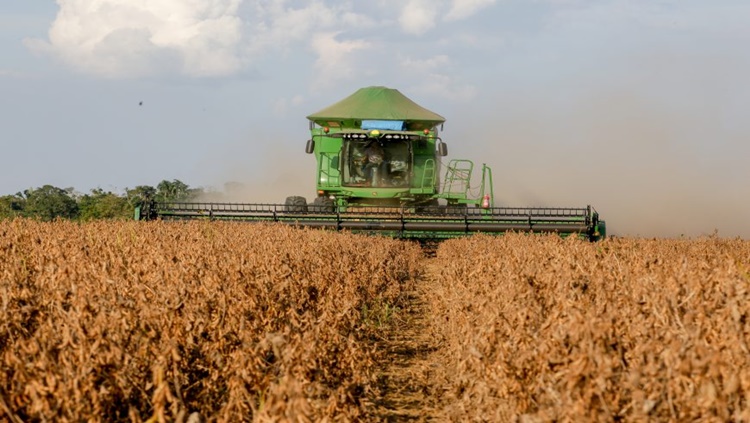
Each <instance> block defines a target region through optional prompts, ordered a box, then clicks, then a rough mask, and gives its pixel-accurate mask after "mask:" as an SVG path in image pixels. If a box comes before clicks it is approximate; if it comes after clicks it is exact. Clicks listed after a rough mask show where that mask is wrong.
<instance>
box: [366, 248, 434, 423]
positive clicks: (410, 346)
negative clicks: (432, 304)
mask: <svg viewBox="0 0 750 423" xmlns="http://www.w3.org/2000/svg"><path fill="white" fill-rule="evenodd" d="M436 266H437V261H436V259H435V258H424V259H423V273H422V275H421V277H420V278H419V279H418V281H417V283H416V284H415V289H414V291H413V292H411V293H410V297H409V300H410V301H409V305H408V308H405V309H403V310H401V311H400V312H399V313H398V314H397V317H396V322H395V324H394V328H393V330H392V331H391V333H390V334H389V336H388V337H387V338H386V339H384V340H383V341H382V344H381V345H379V346H378V347H379V348H382V349H384V350H385V351H387V354H386V357H387V361H385V362H383V363H382V368H381V373H380V376H379V377H380V381H379V382H380V383H379V389H380V392H379V396H378V398H377V399H376V400H375V404H374V410H375V412H374V413H373V415H372V417H373V419H376V420H381V421H386V422H402V421H413V422H437V421H447V420H448V418H447V416H445V415H444V414H443V413H442V409H443V404H442V395H441V392H439V388H437V386H436V384H435V381H436V379H439V378H440V376H441V375H442V374H443V373H444V372H443V371H442V369H441V366H440V363H439V361H438V360H437V355H436V354H437V352H438V351H439V348H440V345H439V340H437V339H434V337H432V336H431V334H430V330H429V322H430V320H429V319H430V318H431V316H430V309H429V305H428V304H427V302H426V300H425V296H424V293H425V290H426V289H428V288H429V286H430V284H431V282H432V281H434V278H436V277H437V272H438V269H437V267H436Z"/></svg>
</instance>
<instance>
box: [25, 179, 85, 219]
mask: <svg viewBox="0 0 750 423" xmlns="http://www.w3.org/2000/svg"><path fill="white" fill-rule="evenodd" d="M72 193H73V188H68V189H62V188H57V187H54V186H52V185H44V186H43V187H41V188H36V189H33V188H32V189H27V190H26V191H24V196H25V197H26V207H25V209H24V215H26V216H28V217H36V218H39V219H42V220H45V221H49V220H54V219H56V218H58V217H62V218H65V219H75V218H76V217H78V204H77V203H76V200H75V199H74V198H73V196H72Z"/></svg>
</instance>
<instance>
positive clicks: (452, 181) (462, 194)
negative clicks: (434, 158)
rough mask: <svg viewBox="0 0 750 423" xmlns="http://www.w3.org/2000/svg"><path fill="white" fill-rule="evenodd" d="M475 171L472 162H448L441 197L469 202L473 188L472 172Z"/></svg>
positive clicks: (454, 160) (456, 160)
mask: <svg viewBox="0 0 750 423" xmlns="http://www.w3.org/2000/svg"><path fill="white" fill-rule="evenodd" d="M473 170H474V163H473V162H472V161H471V160H459V159H453V160H451V161H450V162H448V167H447V168H446V169H445V178H443V188H442V190H441V191H440V197H442V198H447V199H456V200H467V199H468V197H469V188H471V172H472V171H473Z"/></svg>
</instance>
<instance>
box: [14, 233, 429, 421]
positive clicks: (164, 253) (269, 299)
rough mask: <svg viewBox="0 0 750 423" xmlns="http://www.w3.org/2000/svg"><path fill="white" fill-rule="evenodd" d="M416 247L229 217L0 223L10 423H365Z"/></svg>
mask: <svg viewBox="0 0 750 423" xmlns="http://www.w3.org/2000/svg"><path fill="white" fill-rule="evenodd" d="M419 254H420V251H419V248H418V247H416V246H414V245H411V244H407V243H402V242H398V241H394V240H390V239H382V238H374V237H363V236H356V235H351V234H335V233H329V232H324V231H310V230H301V229H296V228H289V227H285V226H279V225H264V224H257V225H255V224H253V225H251V224H242V223H231V222H188V223H184V222H93V223H86V224H78V223H72V222H66V221H57V222H52V223H39V222H35V221H30V220H21V219H19V220H14V221H2V222H0V416H3V415H4V416H5V417H6V419H7V420H10V421H27V420H54V421H84V420H93V421H135V422H138V421H152V422H154V421H160V422H163V421H185V420H186V419H187V416H188V415H189V414H190V413H194V412H199V413H200V414H201V415H202V416H204V417H205V418H207V419H208V420H209V421H253V420H255V421H266V420H274V421H282V420H287V421H310V420H320V419H324V418H331V419H333V418H337V419H357V418H358V417H359V416H361V415H362V413H363V410H362V406H361V404H360V402H361V401H362V399H363V398H364V397H366V395H368V393H369V392H370V390H371V388H372V386H373V383H374V382H375V379H376V376H375V374H374V372H375V369H374V367H373V366H374V363H375V360H376V359H378V358H379V357H378V356H377V354H378V352H377V351H372V350H371V349H370V348H368V347H367V345H369V344H368V343H367V342H364V341H366V340H367V339H368V338H370V337H373V336H376V335H377V334H376V333H375V332H377V331H379V330H383V328H382V327H381V326H379V325H376V324H373V323H372V321H373V319H372V316H373V315H374V314H377V313H378V312H381V311H383V309H384V308H387V307H394V306H398V304H399V302H400V301H403V293H404V291H405V290H408V289H409V288H408V284H410V283H412V279H413V277H414V275H415V274H416V272H417V269H416V267H415V266H416V263H417V261H418V257H419Z"/></svg>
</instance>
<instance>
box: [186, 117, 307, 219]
mask: <svg viewBox="0 0 750 423" xmlns="http://www.w3.org/2000/svg"><path fill="white" fill-rule="evenodd" d="M303 119H304V118H303ZM305 126H306V125H305V121H302V122H301V124H300V127H302V128H305ZM288 138H291V137H288ZM307 138H309V135H307V137H305V133H304V130H303V131H302V132H301V136H300V138H299V139H298V140H293V141H292V140H287V139H284V140H279V136H278V135H269V134H263V133H257V132H256V133H253V134H247V136H245V137H243V140H242V141H241V142H237V143H235V144H231V145H228V146H225V150H224V151H223V153H222V154H221V155H220V156H219V157H217V158H214V159H212V160H211V161H210V162H209V164H208V166H210V167H211V169H212V172H211V175H209V176H208V178H209V179H210V180H212V184H211V186H212V187H213V188H212V189H211V190H209V192H207V193H206V194H205V195H204V196H203V197H202V198H201V199H200V200H202V201H223V202H236V203H255V204H260V203H264V204H283V203H284V200H285V199H286V197H288V196H293V195H299V196H303V197H305V198H307V200H308V202H311V201H312V199H313V198H314V196H315V195H316V194H315V166H316V163H315V157H314V156H313V155H309V154H305V151H304V150H305V141H306V140H307Z"/></svg>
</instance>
